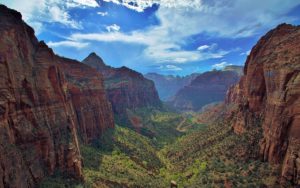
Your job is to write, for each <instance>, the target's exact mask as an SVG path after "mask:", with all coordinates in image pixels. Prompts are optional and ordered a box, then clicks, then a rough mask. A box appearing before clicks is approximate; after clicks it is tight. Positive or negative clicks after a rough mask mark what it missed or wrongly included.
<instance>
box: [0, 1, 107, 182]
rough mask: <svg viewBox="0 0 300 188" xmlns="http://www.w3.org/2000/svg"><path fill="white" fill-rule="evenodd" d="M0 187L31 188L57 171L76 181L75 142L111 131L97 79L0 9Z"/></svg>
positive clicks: (15, 16)
mask: <svg viewBox="0 0 300 188" xmlns="http://www.w3.org/2000/svg"><path fill="white" fill-rule="evenodd" d="M0 36H1V37H0V150H1V152H0V177H1V180H0V187H18V188H19V187H21V188H22V187H34V186H35V185H36V184H37V183H38V182H39V181H40V180H41V179H42V178H43V177H45V176H46V175H51V174H53V173H54V171H55V170H60V171H61V172H63V173H64V174H65V175H68V176H73V177H75V178H79V179H80V178H82V169H81V168H82V164H81V156H80V150H79V144H78V142H79V138H78V135H79V137H80V138H82V141H83V142H88V141H90V140H91V139H95V138H97V137H98V136H99V135H100V134H101V133H102V132H103V131H104V130H105V129H106V128H108V127H113V119H112V111H111V107H110V104H109V102H108V101H107V100H106V97H105V93H104V87H103V83H102V77H101V75H100V74H99V73H97V72H96V71H94V70H93V69H91V68H89V67H87V66H85V65H83V64H81V63H79V62H76V61H73V60H68V59H64V58H60V57H58V56H56V55H54V53H53V52H52V50H51V49H49V48H48V47H47V46H46V45H45V43H43V42H39V41H38V40H37V39H36V37H35V36H34V31H33V29H32V28H30V27H29V26H28V25H26V24H25V23H24V22H23V21H22V18H21V14H20V13H18V12H16V11H13V10H11V9H8V8H6V7H5V6H3V5H0Z"/></svg>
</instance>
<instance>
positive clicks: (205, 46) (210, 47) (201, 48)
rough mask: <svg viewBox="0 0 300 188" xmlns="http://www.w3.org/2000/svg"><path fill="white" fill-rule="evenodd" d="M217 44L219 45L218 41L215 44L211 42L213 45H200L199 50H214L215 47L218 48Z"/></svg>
mask: <svg viewBox="0 0 300 188" xmlns="http://www.w3.org/2000/svg"><path fill="white" fill-rule="evenodd" d="M217 46H218V45H217V44H216V43H213V44H211V45H207V44H205V45H202V46H199V47H198V48H197V50H199V51H204V50H213V49H215V48H217Z"/></svg>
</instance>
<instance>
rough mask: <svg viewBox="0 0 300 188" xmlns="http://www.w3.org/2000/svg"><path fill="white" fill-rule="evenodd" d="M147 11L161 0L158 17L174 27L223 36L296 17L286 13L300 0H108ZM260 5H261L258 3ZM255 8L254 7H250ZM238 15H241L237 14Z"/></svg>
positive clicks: (250, 31) (235, 35) (251, 31)
mask: <svg viewBox="0 0 300 188" xmlns="http://www.w3.org/2000/svg"><path fill="white" fill-rule="evenodd" d="M105 1H106V2H113V3H116V4H119V5H123V6H125V7H127V8H129V9H132V10H135V11H138V12H143V11H144V10H145V9H147V8H149V7H151V6H153V5H154V4H158V5H159V6H160V7H159V9H158V12H157V16H158V18H160V20H161V21H162V22H167V21H168V20H169V24H171V25H170V27H171V26H173V28H175V27H178V29H176V30H181V29H182V30H184V31H186V32H187V33H189V34H190V33H191V34H197V33H207V34H210V35H214V36H215V35H217V36H221V37H230V38H238V37H248V36H251V35H253V34H256V33H257V32H258V31H259V30H264V29H270V28H272V27H274V26H275V25H277V24H279V23H281V22H284V21H285V22H286V21H291V20H293V19H294V18H292V17H286V16H283V15H284V14H286V13H288V12H289V11H290V10H291V9H292V8H294V7H296V6H297V5H299V4H300V2H299V0H285V1H282V0H265V1H264V2H263V3H262V2H261V0H252V1H246V0H210V1H207V0H188V1H183V0H105ZM257 5H259V6H257ZM249 10H251V11H249ZM237 15H238V18H237Z"/></svg>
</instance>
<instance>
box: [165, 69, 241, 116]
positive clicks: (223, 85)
mask: <svg viewBox="0 0 300 188" xmlns="http://www.w3.org/2000/svg"><path fill="white" fill-rule="evenodd" d="M239 78H240V76H239V75H238V73H236V71H210V72H205V73H203V74H201V75H199V76H197V77H196V78H195V79H194V80H193V81H192V82H191V84H190V85H188V86H185V87H184V88H183V89H181V90H179V91H178V93H177V94H176V95H175V97H174V98H173V99H172V101H171V102H170V103H171V105H172V106H174V107H175V108H176V109H178V110H181V111H191V110H192V111H198V110H200V109H201V108H202V107H203V106H205V105H207V104H209V103H213V102H220V101H223V100H224V98H225V96H226V91H227V89H228V88H229V87H230V86H231V85H233V84H235V83H237V82H238V80H239Z"/></svg>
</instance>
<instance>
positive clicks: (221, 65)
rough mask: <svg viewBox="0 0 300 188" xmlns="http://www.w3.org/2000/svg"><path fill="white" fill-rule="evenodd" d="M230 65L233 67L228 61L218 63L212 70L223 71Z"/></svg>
mask: <svg viewBox="0 0 300 188" xmlns="http://www.w3.org/2000/svg"><path fill="white" fill-rule="evenodd" d="M228 65H232V64H229V63H227V62H226V61H223V62H221V63H217V64H214V65H212V68H214V69H223V68H224V67H226V66H228Z"/></svg>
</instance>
